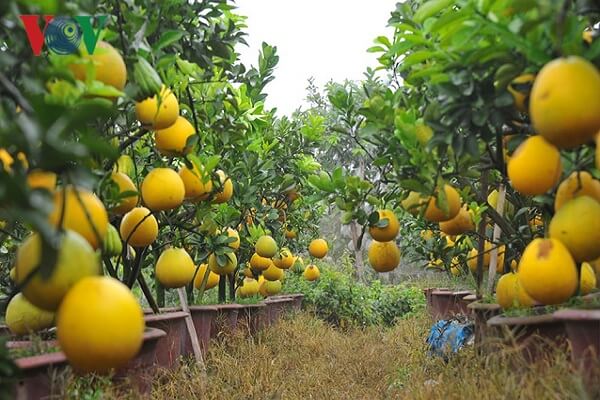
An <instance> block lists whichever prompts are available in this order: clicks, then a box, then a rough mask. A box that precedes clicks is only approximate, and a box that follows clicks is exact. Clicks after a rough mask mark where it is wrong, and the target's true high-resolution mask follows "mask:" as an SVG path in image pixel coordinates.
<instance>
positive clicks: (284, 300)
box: [263, 297, 294, 304]
mask: <svg viewBox="0 0 600 400" xmlns="http://www.w3.org/2000/svg"><path fill="white" fill-rule="evenodd" d="M293 301H294V299H291V298H289V297H288V298H276V299H270V298H268V297H267V298H266V299H264V300H263V303H265V304H276V303H291V302H293Z"/></svg>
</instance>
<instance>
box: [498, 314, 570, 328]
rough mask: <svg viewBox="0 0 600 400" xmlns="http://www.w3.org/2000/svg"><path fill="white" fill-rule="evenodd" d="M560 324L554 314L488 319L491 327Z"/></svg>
mask: <svg viewBox="0 0 600 400" xmlns="http://www.w3.org/2000/svg"><path fill="white" fill-rule="evenodd" d="M557 322H559V321H558V320H557V319H556V318H554V315H553V314H541V315H528V316H525V317H505V316H503V315H497V316H495V317H492V318H490V319H488V321H487V324H488V325H489V326H501V325H509V326H514V325H537V324H553V323H557Z"/></svg>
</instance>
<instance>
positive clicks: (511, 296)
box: [496, 272, 533, 310]
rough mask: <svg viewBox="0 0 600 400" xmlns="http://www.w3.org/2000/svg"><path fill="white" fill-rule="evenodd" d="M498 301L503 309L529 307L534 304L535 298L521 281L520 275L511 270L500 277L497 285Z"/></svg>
mask: <svg viewBox="0 0 600 400" xmlns="http://www.w3.org/2000/svg"><path fill="white" fill-rule="evenodd" d="M496 302H497V303H498V304H500V307H502V308H503V309H505V310H506V309H509V308H528V307H531V306H533V299H532V298H531V297H529V295H528V294H527V292H525V290H524V289H523V287H522V286H521V283H520V282H519V275H518V274H515V273H512V272H509V273H508V274H504V275H502V276H501V277H500V279H498V284H497V285H496Z"/></svg>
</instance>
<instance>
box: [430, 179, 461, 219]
mask: <svg viewBox="0 0 600 400" xmlns="http://www.w3.org/2000/svg"><path fill="white" fill-rule="evenodd" d="M444 193H445V194H446V207H444V208H445V209H444V208H439V207H438V206H437V204H436V196H432V197H430V198H429V202H428V203H427V209H426V210H425V219H426V220H428V221H431V222H443V221H448V220H451V219H452V218H454V217H456V215H457V214H458V212H459V211H460V195H459V194H458V192H457V191H456V189H454V188H453V187H452V186H450V185H444Z"/></svg>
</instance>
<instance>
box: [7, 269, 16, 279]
mask: <svg viewBox="0 0 600 400" xmlns="http://www.w3.org/2000/svg"><path fill="white" fill-rule="evenodd" d="M8 276H9V278H10V280H11V281H13V282H16V281H17V269H16V268H15V267H12V268H11V269H10V272H9V274H8Z"/></svg>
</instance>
